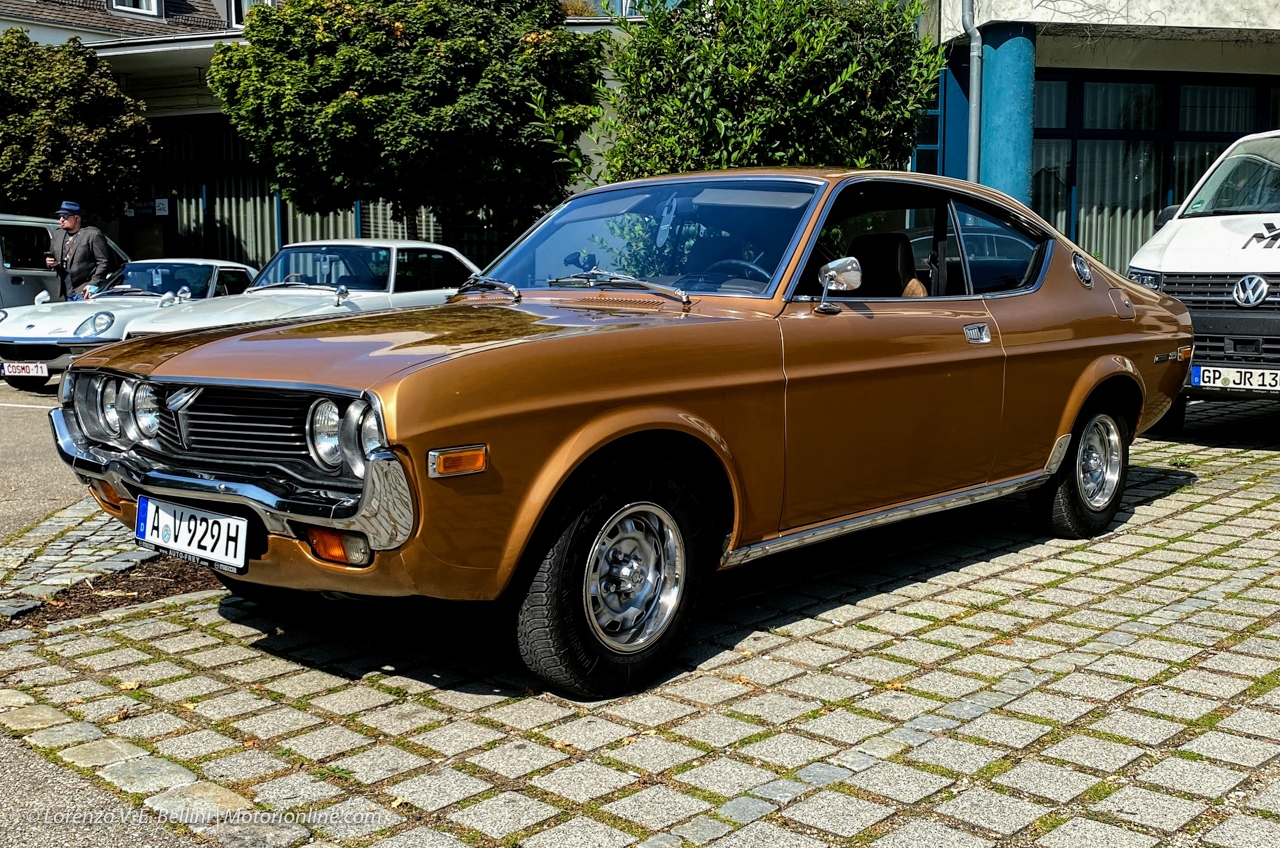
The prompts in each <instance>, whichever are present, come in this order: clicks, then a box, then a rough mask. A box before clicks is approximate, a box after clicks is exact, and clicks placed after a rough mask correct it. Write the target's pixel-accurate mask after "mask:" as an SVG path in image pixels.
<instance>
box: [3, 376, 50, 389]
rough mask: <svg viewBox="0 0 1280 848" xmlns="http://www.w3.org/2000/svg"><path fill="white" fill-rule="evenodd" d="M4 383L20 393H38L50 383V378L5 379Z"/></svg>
mask: <svg viewBox="0 0 1280 848" xmlns="http://www.w3.org/2000/svg"><path fill="white" fill-rule="evenodd" d="M4 381H5V382H6V383H8V384H9V385H10V386H12V387H13V388H15V389H17V390H18V391H20V392H38V391H40V390H41V389H43V388H44V387H45V386H46V385H47V384H48V383H49V378H48V377H5V378H4Z"/></svg>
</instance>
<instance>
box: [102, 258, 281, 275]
mask: <svg viewBox="0 0 1280 848" xmlns="http://www.w3.org/2000/svg"><path fill="white" fill-rule="evenodd" d="M149 262H164V263H167V264H171V265H216V266H217V267H219V268H234V269H235V270H237V271H248V272H250V273H252V274H256V273H258V270H257V269H256V268H254V267H253V266H252V265H245V264H244V263H243V262H232V261H231V260H229V259H190V258H179V259H170V258H169V257H167V256H165V257H163V258H153V259H130V260H129V261H128V263H126V264H129V265H146V264H147V263H149Z"/></svg>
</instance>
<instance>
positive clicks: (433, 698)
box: [0, 404, 1280, 848]
mask: <svg viewBox="0 0 1280 848" xmlns="http://www.w3.org/2000/svg"><path fill="white" fill-rule="evenodd" d="M1275 409H1276V408H1275V407H1274V406H1271V407H1266V406H1261V405H1250V406H1236V407H1211V406H1206V405H1201V404H1197V405H1193V407H1192V409H1191V412H1190V419H1191V420H1190V424H1189V428H1188V432H1187V434H1186V435H1185V436H1184V437H1183V438H1182V439H1181V440H1180V441H1177V442H1158V441H1149V440H1143V441H1140V442H1139V443H1138V444H1137V445H1136V446H1135V447H1134V451H1133V457H1134V462H1135V468H1134V470H1133V473H1132V475H1131V477H1130V489H1129V494H1128V504H1129V506H1128V508H1127V509H1126V510H1125V511H1124V513H1123V514H1122V520H1121V521H1120V522H1118V524H1117V526H1116V527H1115V529H1114V532H1112V533H1109V534H1108V535H1106V536H1105V537H1103V538H1100V539H1096V540H1092V541H1090V542H1087V543H1078V542H1064V541H1058V540H1050V539H1045V538H1044V537H1041V536H1036V535H1035V534H1034V533H1033V532H1031V531H1030V530H1028V529H1027V528H1028V526H1029V525H1028V523H1027V514H1026V512H1025V508H1024V507H1023V506H1022V505H1021V502H1020V501H1018V500H1016V499H1015V500H1008V501H1002V502H995V503H992V504H987V505H984V506H980V507H975V508H971V509H968V510H964V511H961V512H956V513H951V514H947V515H943V516H935V517H931V518H928V519H922V520H918V521H914V522H910V523H907V524H902V525H897V526H895V527H891V528H883V529H882V530H877V531H872V532H870V533H867V534H862V535H860V536H855V537H850V538H849V539H846V540H843V541H841V542H839V543H835V544H829V545H826V546H823V547H821V548H815V549H812V550H810V551H807V552H800V553H796V554H791V555H787V556H785V557H779V558H775V559H774V560H773V561H772V563H770V562H764V563H760V564H759V566H758V567H755V566H753V567H748V568H747V569H745V570H743V571H740V572H735V573H731V574H729V575H726V576H724V577H722V578H718V579H717V580H716V581H713V582H712V584H711V588H712V591H711V593H710V594H711V598H712V600H713V601H714V603H711V604H710V605H709V607H708V609H706V610H705V611H704V612H703V613H702V614H701V616H700V619H699V626H698V628H697V633H696V638H695V641H694V643H693V644H692V645H691V646H690V647H689V649H688V650H687V651H686V652H685V653H684V654H683V655H682V661H681V663H680V664H679V665H678V666H677V667H674V668H673V669H672V670H671V673H670V675H669V676H668V677H667V678H666V679H663V680H661V681H658V682H656V683H655V684H654V685H652V686H651V687H649V688H648V689H647V690H646V691H644V692H642V693H640V694H637V695H634V696H631V697H627V698H621V699H617V700H613V701H607V702H600V703H580V702H574V701H569V700H564V699H562V698H559V697H557V696H555V695H554V694H551V693H548V692H545V691H542V690H541V689H539V688H538V686H537V684H536V682H535V681H533V680H532V679H530V678H528V677H527V676H525V675H523V674H522V673H521V672H520V671H519V670H518V669H519V666H518V664H517V663H516V662H515V661H514V659H512V658H511V655H510V653H509V652H507V651H504V650H503V649H501V647H500V646H501V645H503V644H505V638H504V637H503V636H502V635H501V633H500V628H499V627H498V626H497V624H495V623H494V622H495V621H498V620H499V619H495V618H490V617H486V613H485V612H484V610H479V609H478V608H477V607H475V606H470V607H468V606H463V605H432V604H420V605H418V606H412V605H408V606H404V607H400V606H396V605H394V604H391V605H381V604H378V605H373V604H358V603H342V602H336V603H327V604H320V603H318V602H317V603H315V604H311V603H310V602H301V601H299V602H297V603H296V604H294V607H295V609H294V612H293V613H291V614H281V613H280V612H278V611H276V610H272V609H266V608H263V607H257V606H254V605H252V604H249V603H247V602H243V601H240V600H238V599H234V598H231V597H229V596H226V595H225V594H221V593H202V594H200V595H196V596H188V597H185V598H174V599H171V601H170V602H169V603H167V604H153V605H150V606H148V607H145V608H141V609H139V608H134V609H125V610H117V611H114V612H112V613H109V614H105V615H103V616H99V617H95V618H93V619H87V620H83V621H80V622H72V623H64V624H63V625H60V626H55V627H51V628H49V629H48V630H46V631H42V632H39V633H31V632H26V631H23V630H10V631H7V632H4V633H3V634H0V639H3V640H4V641H5V642H6V643H7V644H6V645H3V646H0V675H3V676H4V679H5V685H6V686H8V687H10V688H9V689H7V690H5V691H3V692H0V709H3V711H2V712H0V725H3V726H5V727H7V728H8V729H9V731H10V732H11V733H13V734H16V735H21V736H23V737H24V738H25V740H26V742H27V743H29V744H30V745H31V746H32V747H33V748H35V749H36V750H38V751H41V752H43V753H44V754H45V755H46V756H47V757H49V758H50V759H52V760H53V761H55V762H60V763H63V764H65V765H66V766H68V767H70V768H73V769H76V770H77V771H79V772H80V773H82V774H84V775H87V776H92V777H93V779H94V780H95V781H97V782H98V783H100V784H101V785H103V786H105V787H114V788H117V789H118V790H119V791H120V792H121V793H123V795H124V796H125V798H127V799H128V800H129V801H130V802H131V803H133V804H135V805H139V806H142V807H143V808H144V809H150V810H163V811H169V812H176V811H182V810H212V809H219V810H222V811H230V810H237V809H240V810H248V809H257V810H262V811H277V812H288V813H293V814H300V813H307V812H312V811H318V813H319V815H314V816H310V817H306V816H300V815H299V816H296V817H295V818H299V819H303V820H305V821H306V824H300V823H298V822H297V821H294V822H285V821H283V820H282V819H276V820H274V823H267V824H262V823H259V824H245V823H240V824H234V823H232V824H228V823H222V824H218V825H216V826H212V827H208V828H203V829H201V835H202V836H203V837H205V838H207V839H211V840H216V841H219V842H222V843H224V844H227V845H231V846H238V848H249V846H285V845H289V844H293V843H295V842H301V841H304V840H306V839H315V840H318V841H322V842H323V841H328V842H331V843H333V844H340V845H348V846H365V845H377V846H378V848H415V846H427V847H428V848H449V846H453V848H458V846H461V845H516V844H519V845H524V846H529V848H578V846H581V848H612V846H624V845H644V846H677V845H682V844H689V843H691V844H695V845H702V844H711V845H715V846H719V848H816V846H822V845H831V846H835V845H861V844H874V845H876V846H880V848H914V846H930V848H976V846H991V845H995V844H1000V845H1009V846H1029V845H1037V846H1043V847H1044V848H1064V847H1065V848H1078V847H1079V846H1097V845H1106V846H1108V848H1147V847H1148V846H1154V845H1157V844H1163V845H1167V846H1191V845H1218V846H1228V848H1246V846H1256V848H1261V846H1274V845H1280V759H1278V755H1280V688H1276V687H1277V686H1278V685H1280V561H1277V559H1276V552H1277V551H1278V550H1280V426H1278V425H1280V414H1278V413H1277V412H1276V411H1275ZM91 521H92V519H91ZM62 538H64V539H65V538H67V536H63V537H62ZM86 538H92V536H89V537H86ZM69 550H70V551H71V552H72V553H71V555H72V556H76V555H78V551H77V549H76V547H75V545H74V544H73V545H72V547H71V548H70V549H69ZM94 555H95V556H96V555H97V554H94ZM400 609H404V610H406V611H409V610H412V611H413V612H412V613H411V614H410V613H409V612H406V613H405V614H400V613H399V612H397V611H398V610H400ZM460 609H461V611H459V610H460ZM485 609H488V607H486V608H485ZM344 814H346V815H344Z"/></svg>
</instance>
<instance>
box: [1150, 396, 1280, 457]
mask: <svg viewBox="0 0 1280 848" xmlns="http://www.w3.org/2000/svg"><path fill="white" fill-rule="evenodd" d="M1161 438H1162V439H1164V440H1166V441H1170V442H1175V443H1178V444H1183V445H1197V446H1199V447H1203V448H1223V449H1229V450H1280V403H1277V402H1275V401H1271V400H1253V401H1199V402H1192V403H1191V404H1189V405H1188V406H1187V420H1186V424H1185V426H1184V427H1183V429H1182V432H1180V433H1178V434H1176V435H1171V436H1161Z"/></svg>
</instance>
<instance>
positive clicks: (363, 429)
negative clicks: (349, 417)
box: [360, 408, 384, 456]
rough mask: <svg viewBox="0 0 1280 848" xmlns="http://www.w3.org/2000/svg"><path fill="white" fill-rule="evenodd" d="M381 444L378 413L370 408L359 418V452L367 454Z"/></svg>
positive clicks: (380, 427)
mask: <svg viewBox="0 0 1280 848" xmlns="http://www.w3.org/2000/svg"><path fill="white" fill-rule="evenodd" d="M383 445H384V442H383V440H382V425H381V424H379V423H378V413H377V412H376V411H375V410H373V409H372V408H371V409H370V410H369V411H368V412H366V413H365V414H364V418H362V419H360V452H361V453H362V454H364V455H365V456H368V455H369V454H371V453H373V452H374V451H376V450H377V449H378V448H380V447H382V446H383Z"/></svg>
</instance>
